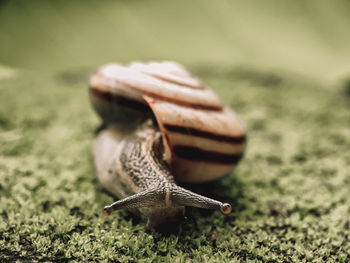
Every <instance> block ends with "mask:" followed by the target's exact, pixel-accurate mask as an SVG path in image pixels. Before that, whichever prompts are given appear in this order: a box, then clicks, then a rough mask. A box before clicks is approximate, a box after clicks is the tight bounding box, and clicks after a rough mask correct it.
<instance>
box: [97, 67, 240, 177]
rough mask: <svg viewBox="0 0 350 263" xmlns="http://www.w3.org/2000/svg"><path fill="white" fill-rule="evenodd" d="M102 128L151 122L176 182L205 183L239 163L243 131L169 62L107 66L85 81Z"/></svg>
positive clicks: (209, 92)
mask: <svg viewBox="0 0 350 263" xmlns="http://www.w3.org/2000/svg"><path fill="white" fill-rule="evenodd" d="M90 98H91V101H92V104H93V106H94V107H95V109H96V111H97V112H98V113H99V114H100V116H101V117H102V119H103V120H104V122H107V123H115V124H116V125H118V124H119V125H121V126H133V127H134V128H136V127H137V126H138V125H139V123H141V122H142V121H144V120H145V119H147V118H154V119H155V120H156V122H157V125H158V127H159V129H160V131H161V133H162V138H163V144H164V148H165V149H164V150H165V153H164V155H165V156H164V158H165V160H166V161H167V162H168V163H169V165H170V167H171V171H172V173H173V174H174V177H175V179H176V181H182V182H201V181H208V180H212V179H215V178H218V177H220V176H223V175H225V174H226V173H228V172H229V171H230V170H231V169H232V167H234V165H235V164H237V163H238V161H239V160H240V159H241V157H242V155H243V152H244V148H245V130H244V128H243V125H242V123H241V122H240V120H239V118H238V117H237V116H236V114H235V113H234V112H233V111H232V110H230V109H229V108H227V107H225V106H224V105H222V103H221V102H220V100H219V98H218V97H217V95H216V94H215V93H214V92H213V91H212V90H210V89H208V88H207V87H205V86H204V85H203V84H202V83H201V82H200V81H199V80H198V79H197V78H195V77H193V76H192V75H191V74H190V73H189V72H188V71H187V70H186V69H185V68H183V67H182V66H181V65H179V64H177V63H174V62H159V63H158V62H151V63H146V64H144V63H139V62H136V63H131V64H129V65H127V66H122V65H118V64H109V65H105V66H103V67H101V68H100V69H99V70H98V72H97V73H96V74H95V75H93V76H92V77H91V79H90Z"/></svg>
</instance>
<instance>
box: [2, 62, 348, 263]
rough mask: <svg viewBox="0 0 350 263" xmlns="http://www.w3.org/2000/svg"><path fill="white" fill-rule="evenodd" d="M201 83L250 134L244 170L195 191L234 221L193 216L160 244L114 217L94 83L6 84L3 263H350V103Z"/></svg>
mask: <svg viewBox="0 0 350 263" xmlns="http://www.w3.org/2000/svg"><path fill="white" fill-rule="evenodd" d="M193 71H195V72H196V73H197V74H198V75H199V77H201V78H202V79H203V80H204V81H205V82H206V83H207V84H209V85H211V86H213V87H216V91H217V92H218V93H219V94H220V95H221V96H222V97H223V98H224V102H225V103H227V104H229V105H230V106H232V107H233V108H235V109H236V110H237V112H238V113H239V114H240V116H241V117H242V119H243V121H244V123H245V124H246V126H247V130H248V148H247V152H246V155H245V157H244V159H243V160H242V162H241V164H240V165H239V167H238V169H236V170H235V171H234V173H232V174H230V175H229V176H227V177H225V178H223V179H222V180H219V181H217V182H215V183H214V187H213V184H210V185H207V184H203V185H200V186H189V187H190V188H192V189H193V190H195V191H198V192H205V193H206V194H208V195H209V196H212V197H215V198H218V199H221V200H226V201H230V202H231V203H232V204H233V213H232V214H230V215H229V216H226V217H225V216H223V215H221V214H220V213H219V212H213V211H206V210H200V209H187V220H186V221H184V222H183V223H182V224H181V225H177V226H172V227H173V230H172V231H170V232H169V231H165V230H164V229H159V230H157V231H153V232H152V233H146V232H145V231H144V223H143V222H141V221H140V220H139V219H138V218H136V217H134V216H132V215H130V214H129V213H128V212H125V211H122V212H118V213H115V214H113V215H112V216H110V217H107V218H106V217H103V216H102V213H101V208H102V207H103V206H104V205H105V204H107V203H110V202H112V201H113V197H111V196H109V195H108V194H107V193H105V192H104V191H103V189H102V188H101V187H100V186H99V184H98V182H97V180H96V176H95V171H94V167H93V165H92V159H91V155H90V146H91V143H92V140H93V131H94V129H95V128H96V127H97V126H98V123H99V120H98V119H97V117H96V116H95V114H94V113H93V112H92V110H91V109H90V106H89V102H88V95H87V87H86V81H85V80H86V79H87V78H88V74H89V73H88V72H86V73H82V72H81V71H78V72H71V73H70V75H69V77H67V76H66V77H63V78H62V74H63V73H59V74H52V75H51V74H49V75H40V76H39V75H36V74H32V73H21V74H19V75H18V76H17V77H14V78H12V79H5V80H1V98H2V103H1V105H0V122H1V130H0V140H1V142H2V147H1V149H0V151H1V158H0V175H1V176H0V196H1V202H0V215H1V218H2V220H1V221H0V251H1V253H0V259H1V260H3V261H6V260H11V261H12V260H38V261H69V260H72V259H75V260H77V261H102V260H104V261H113V260H115V261H122V262H127V261H135V262H136V261H140V260H144V261H152V260H155V259H156V260H158V261H165V260H170V259H173V260H175V259H176V260H177V261H179V262H182V261H186V260H195V261H197V262H203V261H215V262H220V261H223V260H228V259H231V260H233V261H234V260H236V261H239V260H244V261H248V260H263V261H269V262H279V261H287V262H288V261H290V262H292V261H311V260H315V261H320V262H321V261H323V260H335V259H338V260H339V261H340V262H346V261H349V259H350V258H349V249H350V246H349V225H350V221H349V218H350V209H349V204H350V197H349V194H348V189H349V187H350V180H349V178H350V177H349V165H350V153H349V150H348V149H349V147H350V134H349V132H348V129H349V123H350V118H349V114H348V112H349V109H350V100H349V97H348V96H347V95H346V93H347V92H346V91H345V90H344V89H342V88H337V87H325V86H322V85H321V84H319V83H317V82H315V81H311V80H309V79H306V78H303V77H301V76H294V75H290V74H285V73H274V75H273V77H271V75H270V74H271V73H266V72H263V71H257V70H253V69H249V70H248V69H244V74H242V69H241V68H240V69H237V68H233V69H229V70H228V69H222V70H219V71H218V72H214V73H212V74H205V71H204V70H203V68H201V67H193ZM65 74H67V73H65ZM84 74H85V75H84ZM82 75H84V77H81V76H82ZM72 79H73V80H74V81H72ZM271 79H272V80H271ZM83 80H84V81H83ZM277 80H278V81H277ZM3 98H6V99H3Z"/></svg>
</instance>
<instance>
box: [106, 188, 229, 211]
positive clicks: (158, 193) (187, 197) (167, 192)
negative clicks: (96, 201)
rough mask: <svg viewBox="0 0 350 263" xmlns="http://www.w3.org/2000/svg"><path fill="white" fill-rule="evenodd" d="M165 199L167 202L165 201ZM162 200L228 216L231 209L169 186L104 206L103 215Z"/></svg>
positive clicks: (225, 205)
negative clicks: (217, 211) (216, 210)
mask: <svg viewBox="0 0 350 263" xmlns="http://www.w3.org/2000/svg"><path fill="white" fill-rule="evenodd" d="M168 198H169V199H168ZM167 199H168V201H166V200H167ZM162 200H165V203H168V204H170V203H172V204H174V205H178V206H192V207H198V208H206V209H218V210H220V211H221V212H222V213H223V214H224V215H228V214H229V213H231V211H232V207H231V205H230V204H228V203H221V202H219V201H217V200H214V199H211V198H208V197H205V196H202V195H199V194H196V193H194V192H192V191H189V190H186V189H184V188H182V187H180V186H177V185H175V184H171V185H168V187H167V188H161V187H159V188H153V189H150V190H145V191H143V192H141V193H137V194H135V195H132V196H129V197H126V198H124V199H121V200H118V201H116V202H114V203H113V204H111V205H108V206H105V207H104V208H103V214H104V215H105V216H109V215H110V214H111V213H112V212H113V211H114V210H119V209H128V208H141V207H152V206H157V205H159V202H162Z"/></svg>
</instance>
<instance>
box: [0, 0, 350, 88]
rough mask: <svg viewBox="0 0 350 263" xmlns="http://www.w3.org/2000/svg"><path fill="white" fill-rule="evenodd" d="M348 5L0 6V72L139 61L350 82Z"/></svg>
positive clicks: (271, 0) (208, 1) (152, 0)
mask: <svg viewBox="0 0 350 263" xmlns="http://www.w3.org/2000/svg"><path fill="white" fill-rule="evenodd" d="M349 14H350V3H349V2H348V1H345V0H344V1H316V0H315V1H278V0H268V1H212V0H192V1H186V0H178V1H163V0H162V1H160V0H149V1H136V0H131V1H111V0H105V1H97V0H84V1H82V0H81V1H79V0H75V1H40V0H36V1H18V0H12V1H8V0H2V1H0V64H2V66H7V67H11V68H22V69H30V70H40V71H56V70H70V69H77V68H88V69H94V68H96V66H97V65H100V64H103V63H106V62H111V61H118V62H128V61H131V60H163V59H167V60H176V61H179V62H181V63H185V64H187V65H188V64H191V65H193V64H196V65H202V64H203V65H210V66H213V67H216V66H228V67H231V66H234V65H248V66H251V65H253V66H255V67H262V68H265V69H266V68H268V69H281V70H289V71H293V72H297V73H302V74H305V75H310V76H314V77H317V78H322V79H327V80H331V81H333V80H336V79H338V78H341V77H343V76H346V75H347V74H350V59H349V58H350V33H349V28H350V16H349Z"/></svg>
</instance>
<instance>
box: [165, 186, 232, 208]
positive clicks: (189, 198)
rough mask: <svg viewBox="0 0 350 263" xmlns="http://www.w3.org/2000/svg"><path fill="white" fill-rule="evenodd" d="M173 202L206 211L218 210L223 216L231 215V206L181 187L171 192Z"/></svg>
mask: <svg viewBox="0 0 350 263" xmlns="http://www.w3.org/2000/svg"><path fill="white" fill-rule="evenodd" d="M171 200H172V201H173V202H174V203H176V204H177V205H181V206H192V207H198V208H206V209H218V210H220V211H221V212H222V213H223V214H229V213H230V212H231V205H230V204H228V203H222V202H219V201H217V200H214V199H211V198H208V197H205V196H202V195H199V194H196V193H194V192H192V191H189V190H186V189H184V188H182V187H180V186H177V187H176V188H174V189H173V190H172V191H171Z"/></svg>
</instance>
